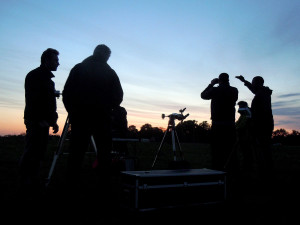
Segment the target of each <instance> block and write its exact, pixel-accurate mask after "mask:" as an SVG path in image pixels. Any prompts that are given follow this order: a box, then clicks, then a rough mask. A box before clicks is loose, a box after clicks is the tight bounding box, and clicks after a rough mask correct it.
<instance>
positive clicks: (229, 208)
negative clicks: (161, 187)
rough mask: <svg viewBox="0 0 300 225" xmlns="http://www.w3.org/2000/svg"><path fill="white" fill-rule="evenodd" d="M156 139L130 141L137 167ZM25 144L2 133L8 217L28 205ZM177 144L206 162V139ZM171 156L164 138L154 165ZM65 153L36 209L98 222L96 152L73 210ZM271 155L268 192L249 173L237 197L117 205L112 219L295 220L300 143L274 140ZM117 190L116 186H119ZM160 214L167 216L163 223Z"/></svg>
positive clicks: (53, 142) (197, 163) (148, 157)
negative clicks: (142, 208) (133, 209)
mask: <svg viewBox="0 0 300 225" xmlns="http://www.w3.org/2000/svg"><path fill="white" fill-rule="evenodd" d="M57 143H58V138H57V137H52V138H51V139H50V142H49V148H48V152H47V156H46V158H45V161H44V163H43V165H42V170H41V174H42V177H45V178H46V177H47V176H48V172H49V169H50V165H51V163H52V160H53V155H54V152H55V151H56V150H57ZM159 144H160V143H157V142H133V143H129V144H128V147H129V152H130V156H132V157H134V158H135V159H136V165H135V166H136V167H135V169H136V170H149V169H151V164H152V162H153V160H154V156H155V154H156V151H157V149H158V147H159ZM23 146H24V137H23V136H11V137H1V138H0V174H1V177H0V179H1V184H0V185H1V189H2V191H1V196H2V197H1V198H2V201H1V202H2V204H3V205H4V206H6V208H7V213H4V212H5V211H3V210H2V213H3V215H9V218H10V219H11V220H14V219H20V217H19V216H18V215H20V212H22V211H23V210H22V207H21V206H23V207H25V208H26V205H28V203H24V202H20V199H19V196H18V160H19V158H20V156H21V155H22V152H23ZM181 147H182V150H183V152H184V157H185V160H186V161H188V162H189V163H190V165H191V168H195V169H196V168H210V165H211V164H210V163H211V161H210V160H211V158H210V148H209V145H207V144H199V143H182V144H181ZM67 151H68V142H66V144H65V147H64V152H65V153H67ZM91 151H92V149H91ZM172 157H173V155H172V150H171V146H170V145H168V144H166V145H165V146H164V148H162V150H161V152H160V154H159V157H158V160H157V162H156V164H155V168H154V169H168V163H169V162H170V161H172V159H173V158H172ZM66 159H67V155H61V156H60V157H59V159H58V161H57V165H56V168H55V171H54V173H53V176H52V180H51V183H50V185H49V187H48V189H47V192H46V194H45V197H44V199H43V201H42V203H41V202H39V203H38V205H35V207H36V208H35V210H36V211H37V212H39V214H40V216H44V219H45V220H47V221H50V222H53V220H60V221H63V220H62V218H64V219H65V222H70V221H71V219H70V218H73V220H72V221H75V222H82V223H83V222H84V224H85V223H87V222H88V223H90V222H93V223H94V222H97V221H98V220H100V218H99V214H101V212H100V209H99V208H97V198H96V197H95V196H96V195H95V193H97V187H98V186H97V185H99V180H97V178H96V176H95V173H94V171H93V168H92V164H93V162H94V160H95V154H94V153H88V154H86V157H85V161H84V166H83V169H82V177H81V180H79V181H78V183H79V184H80V187H81V189H80V190H81V191H80V193H78V194H77V195H76V196H74V199H77V200H76V202H74V204H75V205H77V207H76V209H72V210H68V207H70V205H68V204H66V202H65V201H66V199H65V198H64V193H65V192H63V186H62V184H63V183H64V171H65V166H66ZM273 159H274V177H273V178H272V188H271V189H272V190H270V191H269V193H268V195H267V196H264V195H261V193H260V192H257V190H259V186H253V187H252V186H251V188H249V187H250V184H251V183H252V181H253V180H251V178H249V187H248V188H247V190H239V193H241V195H240V196H239V198H238V199H237V201H234V202H229V203H228V204H226V205H222V206H205V207H204V206H202V207H195V208H184V209H172V210H170V209H168V210H164V211H155V212H149V213H144V214H136V213H134V214H132V213H130V212H124V211H122V210H120V209H117V210H116V213H115V215H114V216H113V217H114V219H113V220H114V222H113V224H171V223H172V224H220V223H221V224H297V223H294V221H293V220H294V219H295V218H297V212H295V211H294V210H298V209H299V206H298V205H297V204H298V202H299V200H300V198H299V194H298V192H299V190H300V182H299V179H300V147H299V146H274V147H273ZM113 179H114V180H113V181H114V182H113V183H114V184H116V185H118V181H119V177H118V174H116V175H115V176H114V178H113ZM252 188H253V189H252ZM116 190H118V188H117V187H116ZM294 204H295V205H294ZM24 205H25V206H24ZM28 206H29V205H28ZM73 206H74V205H73ZM20 207H21V208H20ZM41 208H42V209H43V210H41ZM32 210H33V212H32V213H33V214H32V217H30V216H28V214H27V216H26V217H24V218H23V219H24V220H25V218H27V219H28V220H30V221H31V220H33V219H34V218H35V216H34V213H35V212H34V207H33V209H32ZM39 210H41V211H39ZM29 211H31V210H29ZM68 213H69V214H68ZM21 219H22V217H21ZM163 219H165V220H167V221H168V222H167V223H163Z"/></svg>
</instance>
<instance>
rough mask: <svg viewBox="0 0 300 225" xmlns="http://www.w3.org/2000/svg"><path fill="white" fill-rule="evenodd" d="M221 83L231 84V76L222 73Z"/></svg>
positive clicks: (220, 76)
mask: <svg viewBox="0 0 300 225" xmlns="http://www.w3.org/2000/svg"><path fill="white" fill-rule="evenodd" d="M219 83H220V84H221V83H223V84H224V83H229V75H228V74H227V73H221V74H220V75H219Z"/></svg>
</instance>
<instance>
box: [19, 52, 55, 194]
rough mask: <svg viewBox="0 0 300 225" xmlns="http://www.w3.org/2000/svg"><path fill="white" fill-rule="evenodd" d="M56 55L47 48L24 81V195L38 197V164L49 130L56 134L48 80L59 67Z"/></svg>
mask: <svg viewBox="0 0 300 225" xmlns="http://www.w3.org/2000/svg"><path fill="white" fill-rule="evenodd" d="M58 55H59V52H58V51H57V50H55V49H51V48H48V49H47V50H46V51H44V52H43V54H42V56H41V65H40V67H38V68H36V69H34V70H32V71H30V72H29V73H28V74H27V76H26V78H25V102H26V105H25V110H24V123H25V125H26V137H25V149H24V153H23V156H22V158H21V160H20V173H21V174H20V175H21V188H22V189H23V191H24V192H25V194H29V195H31V194H34V195H35V194H38V193H39V191H40V188H41V185H42V183H41V182H40V178H39V176H40V175H39V170H40V164H41V162H42V160H43V157H44V154H45V152H46V150H47V144H48V136H49V127H53V133H57V132H58V129H59V128H58V125H57V123H56V122H57V118H58V115H57V112H56V98H55V97H59V94H57V92H56V91H55V84H54V82H53V81H52V80H51V79H52V78H53V77H54V75H53V73H52V72H51V71H56V70H57V67H58V66H59V59H58Z"/></svg>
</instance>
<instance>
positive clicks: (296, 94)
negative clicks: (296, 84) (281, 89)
mask: <svg viewBox="0 0 300 225" xmlns="http://www.w3.org/2000/svg"><path fill="white" fill-rule="evenodd" d="M297 96H300V93H290V94H285V95H279V96H278V98H289V97H297Z"/></svg>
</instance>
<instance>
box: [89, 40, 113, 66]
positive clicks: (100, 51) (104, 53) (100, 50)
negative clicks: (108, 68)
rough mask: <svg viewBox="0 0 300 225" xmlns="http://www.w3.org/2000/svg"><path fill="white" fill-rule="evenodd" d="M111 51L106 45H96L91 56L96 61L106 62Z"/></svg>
mask: <svg viewBox="0 0 300 225" xmlns="http://www.w3.org/2000/svg"><path fill="white" fill-rule="evenodd" d="M110 54H111V51H110V49H109V47H107V46H106V45H103V44H102V45H98V46H97V47H96V48H95V50H94V53H93V56H95V57H96V58H97V59H99V60H101V61H104V62H107V61H108V59H109V57H110Z"/></svg>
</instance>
